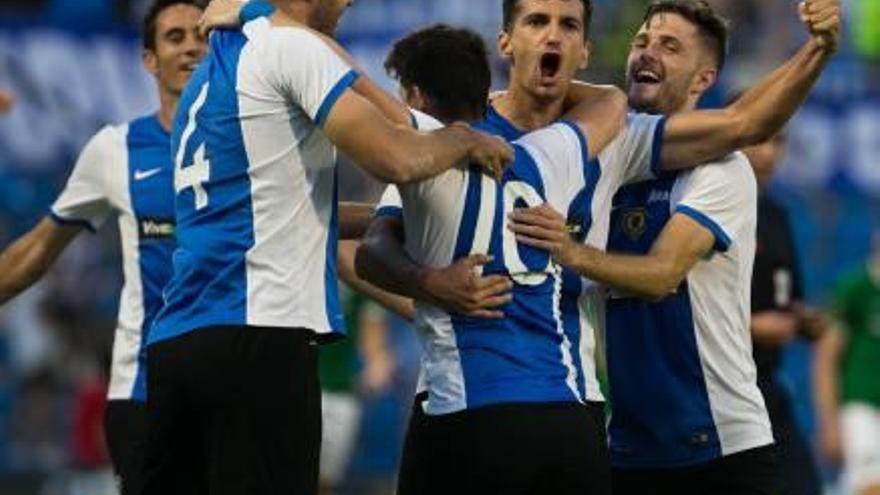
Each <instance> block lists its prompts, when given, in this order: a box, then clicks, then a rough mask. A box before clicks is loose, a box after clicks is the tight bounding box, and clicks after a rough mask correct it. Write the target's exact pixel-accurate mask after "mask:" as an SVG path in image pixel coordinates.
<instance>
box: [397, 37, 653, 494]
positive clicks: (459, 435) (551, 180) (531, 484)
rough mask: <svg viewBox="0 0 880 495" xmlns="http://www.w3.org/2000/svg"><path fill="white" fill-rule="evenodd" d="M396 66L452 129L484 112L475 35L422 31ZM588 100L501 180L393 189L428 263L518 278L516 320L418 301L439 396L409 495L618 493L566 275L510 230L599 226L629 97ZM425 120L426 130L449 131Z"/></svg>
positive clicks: (512, 303)
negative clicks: (474, 265)
mask: <svg viewBox="0 0 880 495" xmlns="http://www.w3.org/2000/svg"><path fill="white" fill-rule="evenodd" d="M452 60H455V61H456V64H454V65H451V64H449V63H448V62H451V61H452ZM388 67H389V69H390V70H391V71H392V73H393V74H395V75H396V76H397V77H399V78H400V80H401V81H406V82H405V83H403V87H404V92H405V94H407V100H408V102H410V103H411V104H414V105H416V106H419V107H420V108H422V109H425V110H430V111H432V112H434V113H435V114H436V115H439V116H441V117H442V118H443V119H444V120H446V121H447V122H451V121H455V120H459V119H469V120H478V119H480V118H481V117H482V116H483V115H484V113H485V107H486V105H487V103H486V102H487V99H486V97H487V96H488V95H487V92H488V88H489V83H490V80H489V74H490V72H489V66H488V61H487V58H486V50H485V47H484V45H483V43H482V40H481V39H480V38H479V37H478V36H477V35H474V34H473V33H470V32H467V31H463V30H455V29H452V28H449V27H446V26H436V27H431V28H427V29H425V30H422V31H418V32H416V33H413V34H412V35H410V36H407V37H406V38H404V39H403V40H401V41H400V42H399V43H398V44H397V45H396V46H395V48H394V50H393V51H392V54H391V55H390V56H389V59H388ZM452 67H455V69H452ZM432 68H436V69H437V70H436V71H434V70H432ZM432 73H433V75H434V76H437V77H436V78H428V77H427V76H429V75H431V74H432ZM456 90H460V91H456ZM579 90H582V91H584V93H585V94H584V98H582V100H583V102H582V103H580V104H579V105H577V106H575V107H574V108H573V109H572V110H570V111H569V112H568V113H567V114H566V116H565V118H566V119H571V120H569V121H562V122H560V123H557V124H554V125H552V126H549V127H546V128H543V129H541V130H538V131H536V132H533V133H530V134H527V135H525V136H524V137H522V138H520V139H518V140H516V141H515V142H514V145H515V146H516V157H517V158H516V160H515V162H514V164H513V165H512V167H511V168H510V169H509V170H508V171H507V173H505V175H504V178H503V180H502V182H501V183H500V184H496V183H494V182H492V181H489V180H484V179H483V178H482V177H481V176H480V174H479V173H478V172H477V171H468V170H453V171H448V172H446V173H445V174H442V175H440V176H438V177H436V178H434V179H431V180H427V181H422V182H420V183H418V184H413V185H405V186H398V187H397V188H396V189H389V192H388V194H393V193H394V192H396V191H397V190H399V193H400V198H401V202H402V209H398V211H397V214H399V215H401V216H402V217H404V218H405V221H404V222H405V224H406V226H407V228H406V233H405V243H406V246H407V249H408V251H409V253H411V254H412V256H413V257H414V259H415V261H416V262H418V263H422V264H425V265H428V266H446V265H449V264H450V263H451V261H452V260H453V259H457V258H462V257H466V256H468V255H469V254H471V253H488V254H490V259H491V261H490V262H489V263H488V264H486V265H485V266H483V267H482V268H481V270H482V271H483V272H484V273H486V274H494V275H503V276H505V277H510V278H511V279H512V280H513V281H514V287H513V292H512V299H510V300H509V304H508V305H507V306H506V308H505V313H506V318H503V319H476V318H470V317H466V316H461V315H456V314H451V313H449V312H446V311H443V310H441V309H440V308H438V307H436V306H433V305H430V304H423V303H417V311H416V326H417V328H418V329H419V333H420V334H421V337H422V340H423V344H424V346H425V350H426V358H425V371H426V372H425V379H426V381H427V383H428V384H429V387H428V392H429V396H428V400H427V401H425V402H424V404H423V406H424V410H423V411H422V414H419V412H418V411H417V416H416V418H415V419H414V420H413V421H414V424H413V427H415V428H421V429H422V432H421V433H420V434H421V438H420V439H418V440H417V442H419V443H420V445H418V446H417V447H416V448H417V449H419V450H420V452H421V453H420V454H419V455H423V456H424V457H423V459H422V463H423V464H421V465H418V464H417V463H413V462H411V460H405V461H404V468H403V469H404V470H408V469H417V470H418V471H419V472H418V473H414V472H402V473H401V479H402V481H401V487H400V490H399V493H429V494H430V493H438V494H439V493H509V494H517V493H522V494H525V493H560V494H565V493H586V492H591V493H610V485H609V483H608V481H609V479H608V475H607V469H606V462H607V461H606V459H605V447H604V432H603V427H602V423H601V422H599V421H596V420H595V418H594V417H593V415H592V411H591V410H590V408H588V407H586V406H585V405H584V404H583V402H584V399H583V383H582V381H581V377H580V374H579V372H578V371H577V365H576V364H575V363H576V361H577V360H578V357H576V356H574V354H573V351H572V343H571V341H570V340H569V335H568V334H567V333H566V332H565V330H564V328H563V322H562V316H561V315H560V314H559V311H558V310H557V306H556V305H557V303H558V299H559V297H560V292H561V289H562V287H561V278H560V274H559V272H558V271H557V270H556V269H555V268H554V267H553V266H552V265H551V264H549V263H548V262H549V257H547V255H546V253H544V254H541V253H537V252H535V251H531V250H528V249H521V247H520V246H517V245H516V243H515V242H513V239H512V236H510V235H509V232H507V231H506V229H505V228H504V215H503V212H504V211H509V210H510V209H511V208H513V206H514V205H515V204H518V203H520V202H525V203H527V204H536V203H539V202H542V201H550V202H552V203H554V204H557V205H558V206H559V207H561V208H564V209H565V210H566V211H571V212H573V214H575V215H577V217H578V218H579V219H580V220H579V221H580V223H579V224H578V225H579V226H581V227H584V226H585V225H586V224H588V223H589V219H588V210H589V203H590V201H589V200H590V198H589V190H590V189H591V188H592V187H595V184H593V183H592V181H593V180H594V175H593V174H592V173H591V171H590V170H589V167H588V164H589V157H591V156H595V155H596V153H597V151H598V150H599V149H601V147H603V146H604V145H605V144H607V143H609V142H610V141H611V139H612V138H613V137H614V136H616V135H617V132H618V131H619V128H620V126H621V124H622V121H623V117H624V113H625V99H624V98H623V95H622V94H621V93H620V92H619V91H618V90H616V89H609V88H602V89H599V88H579ZM416 115H417V119H418V122H419V127H420V128H431V127H436V126H437V125H440V124H439V123H437V122H435V121H433V120H432V119H430V118H428V117H425V116H424V115H423V114H416ZM615 115H616V116H617V121H618V123H617V126H614V125H613V123H614V120H615V118H614V117H615ZM594 123H596V124H594ZM644 164H645V169H646V170H647V169H649V167H648V165H649V164H648V162H644ZM388 213H389V214H395V212H394V211H389V212H388ZM585 231H586V230H585ZM512 432H517V434H516V435H513V434H512ZM407 455H408V456H411V455H413V453H412V451H411V450H410V451H408V452H407ZM404 480H406V481H404ZM416 487H418V488H416Z"/></svg>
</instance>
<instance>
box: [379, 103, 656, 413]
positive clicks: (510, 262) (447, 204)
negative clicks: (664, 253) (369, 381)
mask: <svg viewBox="0 0 880 495" xmlns="http://www.w3.org/2000/svg"><path fill="white" fill-rule="evenodd" d="M415 115H416V116H417V120H418V122H419V126H420V127H421V128H428V129H430V128H435V127H437V126H439V123H437V122H436V121H433V119H430V118H429V117H427V116H424V115H422V114H418V113H416V114H415ZM661 124H662V119H660V118H657V117H649V116H641V115H633V116H632V117H631V119H630V127H629V129H627V131H626V132H624V133H622V135H621V137H619V138H618V139H617V140H616V141H615V142H614V143H613V144H611V145H609V147H608V149H606V150H605V151H604V152H603V153H602V154H600V158H599V159H598V160H592V161H590V160H589V159H588V156H587V148H586V140H585V138H584V137H583V135H582V134H581V132H580V130H579V129H578V128H577V127H575V126H573V125H571V124H567V123H557V124H554V125H553V126H550V127H548V128H545V129H542V130H539V131H536V132H533V133H530V134H526V135H523V133H521V132H519V131H517V130H516V128H515V127H513V126H512V125H511V124H510V123H509V122H507V121H506V120H503V118H502V117H501V116H500V115H498V114H497V113H495V112H494V110H492V111H491V112H490V114H489V116H488V119H487V120H486V121H485V122H483V123H481V124H478V125H477V127H479V128H481V129H483V130H487V131H490V132H494V133H496V134H498V135H501V136H503V137H505V138H506V139H508V140H513V144H514V147H515V150H516V160H515V162H514V164H513V165H512V166H511V167H510V168H509V170H508V171H507V172H506V173H505V175H504V179H503V181H502V182H501V183H496V182H495V181H493V180H492V179H490V178H488V177H486V176H484V175H482V174H481V173H480V172H479V171H478V170H475V169H470V170H451V171H449V172H446V173H444V174H441V175H440V176H438V177H436V178H434V179H431V180H428V181H424V182H422V183H419V184H415V185H409V186H401V187H396V188H395V187H391V188H389V189H388V190H387V191H386V194H385V197H384V198H383V201H382V203H381V204H380V207H379V210H378V214H382V215H402V217H403V220H404V224H405V225H406V228H405V229H404V230H405V232H406V241H405V246H406V249H407V251H408V252H409V253H410V255H411V256H412V257H413V258H414V259H415V260H416V261H418V262H419V263H421V264H424V265H427V266H438V267H439V266H447V265H449V264H451V263H452V262H454V261H455V260H458V259H460V258H462V257H465V256H468V255H470V254H477V253H480V254H491V255H493V256H494V259H495V261H494V262H493V263H492V264H490V265H488V266H486V267H484V272H485V273H486V274H508V275H510V277H511V278H512V279H513V280H514V281H515V282H516V284H515V288H514V291H513V295H514V300H513V302H512V303H510V304H509V305H507V306H506V307H504V308H503V310H504V312H505V314H506V318H505V319H503V320H499V321H487V320H478V319H472V318H466V317H462V316H460V315H455V314H449V313H447V312H445V311H442V310H440V309H439V308H436V307H433V306H430V305H427V304H422V303H417V316H416V319H417V327H418V328H419V330H420V334H421V336H422V338H423V342H424V345H425V351H426V358H425V359H424V360H423V364H422V379H421V382H422V385H423V386H424V387H425V388H426V389H427V390H428V392H429V398H428V401H427V403H426V412H427V413H428V414H446V413H451V412H455V411H459V410H462V409H467V408H474V407H480V406H485V405H490V404H497V403H522V402H559V401H563V402H564V401H569V402H574V401H579V402H584V401H596V400H602V395H601V392H600V391H599V386H598V381H597V380H596V371H595V357H594V351H595V345H596V344H595V336H594V331H593V327H592V326H591V322H590V320H589V319H588V318H587V317H586V316H584V315H583V314H582V310H581V308H580V307H579V305H578V302H579V299H580V298H581V297H582V296H583V291H584V290H585V289H584V285H583V284H582V282H581V280H580V278H578V277H577V276H574V277H571V278H573V283H572V285H571V286H570V287H568V288H566V278H567V277H568V275H566V274H565V273H563V271H562V270H561V269H560V268H559V267H557V266H556V265H554V264H553V263H552V262H551V260H550V258H549V255H548V253H546V252H543V251H540V250H536V249H532V248H529V247H526V246H521V245H518V244H517V243H516V241H515V239H514V236H513V234H512V232H510V231H509V230H508V229H507V228H506V218H507V213H509V212H510V211H512V209H513V208H516V207H521V206H537V205H540V204H542V203H545V202H547V203H550V204H551V205H552V206H553V207H554V208H555V209H557V210H558V211H561V212H566V213H567V215H568V219H569V223H570V224H571V226H572V227H573V228H574V229H575V230H576V231H577V232H578V235H579V237H580V238H581V239H582V240H583V241H584V242H588V243H591V244H595V245H600V244H601V245H602V246H604V244H605V242H606V239H607V232H608V231H607V225H608V220H607V217H608V211H609V209H610V201H611V196H612V195H613V193H614V191H616V190H617V188H618V187H619V184H620V183H622V182H629V181H632V180H637V179H638V178H642V177H644V178H650V177H651V176H652V174H651V165H652V158H651V157H652V154H653V152H652V150H653V149H654V145H653V143H654V142H655V139H659V138H660V135H659V133H660V132H661V131H658V129H660V130H662V125H661ZM401 205H402V210H401V207H400V206H401ZM603 218H604V220H603ZM569 282H571V280H569ZM566 289H568V290H566Z"/></svg>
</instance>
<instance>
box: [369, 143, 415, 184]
mask: <svg viewBox="0 0 880 495" xmlns="http://www.w3.org/2000/svg"><path fill="white" fill-rule="evenodd" d="M412 156H413V155H411V154H409V153H400V152H395V151H392V152H389V153H388V154H387V155H386V156H385V157H383V158H382V159H380V161H379V162H378V163H377V164H376V165H377V166H376V170H377V172H378V173H376V174H374V175H375V176H376V178H377V179H379V180H381V181H382V182H386V183H389V184H398V185H403V184H409V183H412V182H415V181H417V180H418V178H419V177H418V174H417V172H416V170H417V164H416V160H415V159H413V158H412Z"/></svg>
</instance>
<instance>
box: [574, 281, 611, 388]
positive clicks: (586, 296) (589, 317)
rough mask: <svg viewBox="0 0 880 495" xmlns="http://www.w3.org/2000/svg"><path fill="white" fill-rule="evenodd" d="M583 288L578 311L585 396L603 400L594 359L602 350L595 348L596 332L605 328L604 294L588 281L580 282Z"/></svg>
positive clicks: (596, 358) (595, 359) (597, 357)
mask: <svg viewBox="0 0 880 495" xmlns="http://www.w3.org/2000/svg"><path fill="white" fill-rule="evenodd" d="M582 286H584V288H583V289H582V294H581V296H580V298H579V300H578V313H579V315H578V316H579V318H580V328H581V345H580V349H579V351H580V354H581V368H582V369H583V373H584V378H585V380H586V383H585V384H584V388H585V398H586V400H588V401H591V402H603V401H604V400H605V397H604V395H603V394H602V389H601V388H600V387H599V379H598V375H597V372H596V370H597V365H596V361H597V360H598V359H599V353H600V352H602V350H600V349H597V345H596V344H597V339H596V338H597V333H598V332H603V331H604V328H605V318H604V316H605V303H604V294H603V291H602V290H601V288H600V287H599V286H597V285H596V284H594V283H592V282H590V283H585V284H584V283H582Z"/></svg>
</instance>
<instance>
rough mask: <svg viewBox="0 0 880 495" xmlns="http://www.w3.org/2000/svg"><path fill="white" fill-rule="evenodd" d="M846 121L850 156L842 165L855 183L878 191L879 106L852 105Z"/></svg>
mask: <svg viewBox="0 0 880 495" xmlns="http://www.w3.org/2000/svg"><path fill="white" fill-rule="evenodd" d="M847 123H848V125H847V126H846V131H847V135H848V137H849V140H850V141H849V142H847V143H846V145H847V146H848V148H849V160H847V162H846V164H845V165H844V166H846V167H848V169H849V171H850V174H852V176H853V180H855V181H856V183H857V184H859V185H860V186H861V187H863V188H865V189H866V190H867V191H869V192H872V193H874V194H880V107H878V106H859V107H854V108H853V111H852V112H850V115H849V119H848V121H847Z"/></svg>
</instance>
